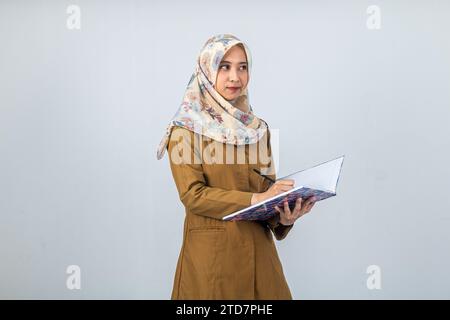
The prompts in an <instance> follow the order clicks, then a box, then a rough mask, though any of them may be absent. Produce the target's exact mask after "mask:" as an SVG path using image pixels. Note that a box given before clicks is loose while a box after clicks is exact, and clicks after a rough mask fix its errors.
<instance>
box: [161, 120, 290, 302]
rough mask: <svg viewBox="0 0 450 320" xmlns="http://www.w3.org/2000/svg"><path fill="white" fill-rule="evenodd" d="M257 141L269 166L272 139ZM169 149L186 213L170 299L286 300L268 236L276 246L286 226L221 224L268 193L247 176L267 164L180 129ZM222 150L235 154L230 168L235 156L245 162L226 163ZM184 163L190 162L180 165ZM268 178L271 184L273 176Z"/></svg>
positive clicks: (253, 176)
mask: <svg viewBox="0 0 450 320" xmlns="http://www.w3.org/2000/svg"><path fill="white" fill-rule="evenodd" d="M180 137H181V138H180ZM263 138H264V137H263ZM263 138H262V139H261V140H260V141H259V142H258V143H257V145H258V147H264V146H263V145H262V146H260V144H262V143H263V142H262V141H265V144H266V147H267V148H268V150H269V153H268V154H269V155H270V157H269V159H270V161H271V162H272V163H269V165H270V164H273V158H272V154H271V148H270V132H269V131H267V137H265V138H266V139H263ZM180 139H181V140H180ZM200 140H202V141H200ZM212 144H213V145H212ZM253 146H254V145H253ZM199 147H202V149H200V148H199ZM208 147H209V153H208V151H207V150H208V149H207V148H208ZM167 148H168V154H169V159H170V167H171V170H172V175H173V178H174V180H175V184H176V187H177V190H178V193H179V197H180V200H181V201H182V203H183V204H184V206H185V211H186V212H185V213H186V215H185V220H184V234H183V244H182V247H181V252H180V254H179V258H178V263H177V268H176V273H175V277H174V283H173V290H172V297H171V298H172V299H292V296H291V292H290V290H289V287H288V284H287V282H286V279H285V276H284V273H283V268H282V265H281V262H280V259H279V256H278V253H277V250H276V247H275V243H274V240H273V236H272V233H273V234H274V235H275V237H276V239H277V240H282V239H284V238H285V237H286V235H287V234H288V232H289V231H290V230H291V229H292V226H283V225H280V224H279V223H278V220H279V218H278V216H276V217H274V218H271V219H269V220H266V221H223V220H221V219H222V217H224V216H226V215H228V214H230V213H233V212H235V211H238V210H240V209H243V208H246V207H248V206H250V205H251V204H250V203H251V197H252V195H253V193H257V192H263V191H265V190H267V188H268V187H269V182H268V180H267V179H264V178H263V177H261V176H260V175H258V174H257V173H255V172H254V171H253V168H256V169H261V168H264V167H267V166H268V165H267V161H265V162H266V164H262V162H261V161H262V160H261V159H260V157H259V156H257V159H256V161H254V160H253V163H251V161H249V145H245V146H239V148H240V151H238V150H237V149H238V146H235V145H226V144H222V143H219V142H217V141H215V140H212V139H208V138H206V137H204V136H201V135H199V134H197V133H194V132H192V131H189V130H187V129H185V128H182V127H173V129H172V133H171V137H170V140H169V144H168V147H167ZM226 148H233V149H234V160H235V161H236V160H237V159H239V158H238V157H239V156H238V154H240V156H241V157H243V156H242V155H243V154H244V153H243V152H242V151H243V148H245V161H244V163H242V161H241V162H240V163H236V162H234V163H233V164H224V163H225V161H226V153H225V152H226ZM211 150H215V151H213V152H210V151H211ZM220 150H222V154H221V153H220ZM202 151H203V152H202ZM204 154H212V157H210V158H207V159H209V160H207V161H205V159H206V158H201V157H202V155H204ZM188 158H190V161H186V160H187V159H188ZM181 159H184V160H181ZM218 159H222V162H220V161H218ZM240 159H241V160H242V158H240ZM253 159H254V158H253ZM266 159H267V157H266ZM196 161H197V163H195V162H196ZM202 161H203V163H201V162H202ZM218 162H219V163H218ZM255 162H256V163H255ZM269 176H270V177H271V178H273V179H275V178H276V177H275V174H273V175H269Z"/></svg>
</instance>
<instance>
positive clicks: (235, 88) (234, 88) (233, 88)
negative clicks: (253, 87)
mask: <svg viewBox="0 0 450 320" xmlns="http://www.w3.org/2000/svg"><path fill="white" fill-rule="evenodd" d="M240 88H241V87H228V88H227V89H230V90H237V89H240Z"/></svg>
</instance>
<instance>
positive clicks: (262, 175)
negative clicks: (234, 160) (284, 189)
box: [253, 169, 275, 183]
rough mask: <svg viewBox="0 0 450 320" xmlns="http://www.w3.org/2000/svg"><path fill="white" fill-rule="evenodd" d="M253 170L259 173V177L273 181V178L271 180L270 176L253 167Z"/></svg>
mask: <svg viewBox="0 0 450 320" xmlns="http://www.w3.org/2000/svg"><path fill="white" fill-rule="evenodd" d="M253 171H255V172H256V173H257V174H259V175H260V176H261V177H263V178H266V179H267V180H269V181H270V182H272V183H275V180H273V179H272V178H270V177H268V176H266V175H264V174H262V173H261V172H259V171H258V170H256V169H253Z"/></svg>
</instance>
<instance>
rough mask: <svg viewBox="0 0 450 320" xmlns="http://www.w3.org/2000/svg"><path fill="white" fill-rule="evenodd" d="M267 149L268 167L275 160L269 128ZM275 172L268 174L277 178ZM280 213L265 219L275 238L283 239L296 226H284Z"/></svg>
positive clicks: (274, 178) (272, 164) (268, 185)
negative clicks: (281, 222)
mask: <svg viewBox="0 0 450 320" xmlns="http://www.w3.org/2000/svg"><path fill="white" fill-rule="evenodd" d="M267 144H268V145H267V150H268V153H269V157H270V161H269V164H268V167H271V166H273V168H275V167H274V165H275V164H274V160H273V156H272V147H271V143H270V131H269V130H267ZM272 172H273V174H269V175H268V176H269V177H270V178H272V179H273V180H276V173H275V169H273V170H272ZM269 187H270V184H269V183H267V186H265V189H264V190H267V189H268V188H269ZM279 221H280V214H279V213H277V214H276V215H275V216H273V217H272V218H269V219H267V220H265V221H264V223H266V225H267V226H268V227H269V228H270V230H272V232H273V234H274V235H275V239H277V240H283V239H284V238H286V236H287V234H288V233H289V231H291V229H292V227H293V226H294V225H293V224H292V225H290V226H284V225H281V224H280V222H279Z"/></svg>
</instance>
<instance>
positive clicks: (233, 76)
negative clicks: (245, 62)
mask: <svg viewBox="0 0 450 320" xmlns="http://www.w3.org/2000/svg"><path fill="white" fill-rule="evenodd" d="M229 75H230V81H232V82H233V81H237V80H238V76H237V72H236V70H234V69H231V71H230V73H229Z"/></svg>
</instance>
